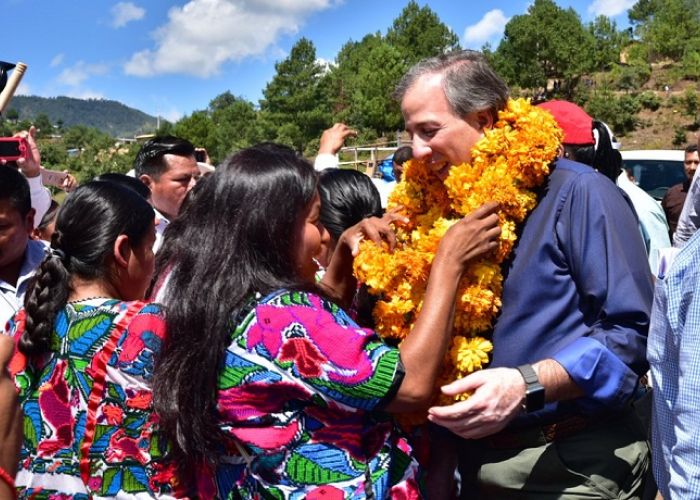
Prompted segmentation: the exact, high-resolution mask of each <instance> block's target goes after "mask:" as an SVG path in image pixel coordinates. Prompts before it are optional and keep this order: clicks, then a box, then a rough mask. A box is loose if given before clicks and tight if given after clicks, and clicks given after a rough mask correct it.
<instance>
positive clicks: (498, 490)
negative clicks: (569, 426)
mask: <svg viewBox="0 0 700 500" xmlns="http://www.w3.org/2000/svg"><path fill="white" fill-rule="evenodd" d="M519 440H520V441H523V442H525V443H527V444H526V445H525V446H526V447H524V448H518V449H500V448H499V449H497V448H494V447H491V446H489V445H488V444H487V441H486V440H482V441H463V446H461V449H460V474H461V476H462V488H461V498H462V499H477V498H478V499H487V498H493V499H499V500H500V499H511V498H512V499H530V498H531V499H549V498H551V499H554V498H557V499H560V498H563V499H570V500H574V499H593V498H596V499H639V498H641V496H642V491H643V489H644V479H645V475H646V472H647V470H648V469H649V467H650V457H649V444H648V441H647V436H646V432H645V430H644V428H643V426H642V424H641V423H640V421H639V418H638V417H637V415H636V414H635V413H634V412H633V411H630V412H629V413H627V414H625V415H624V416H622V417H619V418H616V419H614V420H608V421H606V422H605V423H603V424H600V425H598V426H594V427H590V428H586V429H584V430H581V431H579V432H576V433H574V434H572V435H570V436H567V437H565V438H559V439H556V440H555V441H552V442H549V443H547V442H546V440H545V439H544V436H543V434H542V432H541V431H540V430H539V429H528V430H522V431H519Z"/></svg>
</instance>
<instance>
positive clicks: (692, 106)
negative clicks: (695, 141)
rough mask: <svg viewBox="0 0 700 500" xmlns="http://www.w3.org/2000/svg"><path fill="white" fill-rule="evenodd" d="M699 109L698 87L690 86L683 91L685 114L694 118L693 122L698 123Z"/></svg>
mask: <svg viewBox="0 0 700 500" xmlns="http://www.w3.org/2000/svg"><path fill="white" fill-rule="evenodd" d="M698 109H700V98H699V97H698V89H696V88H693V87H688V88H687V89H685V92H683V114H685V115H686V116H689V117H690V118H692V120H693V124H696V123H698Z"/></svg>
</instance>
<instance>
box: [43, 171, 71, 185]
mask: <svg viewBox="0 0 700 500" xmlns="http://www.w3.org/2000/svg"><path fill="white" fill-rule="evenodd" d="M66 177H68V174H67V173H65V172H59V171H58V170H48V169H46V168H44V167H42V168H41V181H42V182H43V183H44V186H54V187H57V188H60V187H62V186H63V181H65V180H66Z"/></svg>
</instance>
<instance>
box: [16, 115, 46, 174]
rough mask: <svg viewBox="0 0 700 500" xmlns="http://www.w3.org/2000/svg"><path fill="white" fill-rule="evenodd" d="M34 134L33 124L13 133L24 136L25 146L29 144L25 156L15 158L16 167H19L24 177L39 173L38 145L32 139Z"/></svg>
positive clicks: (39, 157)
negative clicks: (27, 128)
mask: <svg viewBox="0 0 700 500" xmlns="http://www.w3.org/2000/svg"><path fill="white" fill-rule="evenodd" d="M35 135H36V127H35V126H34V125H32V126H31V127H30V128H29V130H22V131H21V132H17V133H16V134H15V137H24V138H25V139H26V140H27V146H29V151H28V153H27V157H26V158H20V159H19V160H17V167H19V169H20V170H21V171H22V173H23V174H24V176H25V177H37V176H39V175H41V168H40V167H41V155H40V154H39V147H38V146H37V145H36V141H35V140H34V136H35Z"/></svg>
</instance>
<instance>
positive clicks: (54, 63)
mask: <svg viewBox="0 0 700 500" xmlns="http://www.w3.org/2000/svg"><path fill="white" fill-rule="evenodd" d="M63 58H64V54H56V55H55V56H53V59H51V62H50V63H49V66H51V67H52V68H55V67H56V66H60V65H61V63H62V62H63Z"/></svg>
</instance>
